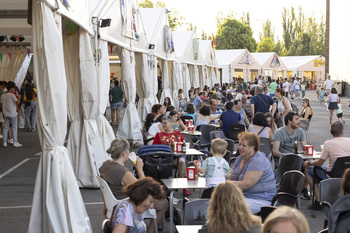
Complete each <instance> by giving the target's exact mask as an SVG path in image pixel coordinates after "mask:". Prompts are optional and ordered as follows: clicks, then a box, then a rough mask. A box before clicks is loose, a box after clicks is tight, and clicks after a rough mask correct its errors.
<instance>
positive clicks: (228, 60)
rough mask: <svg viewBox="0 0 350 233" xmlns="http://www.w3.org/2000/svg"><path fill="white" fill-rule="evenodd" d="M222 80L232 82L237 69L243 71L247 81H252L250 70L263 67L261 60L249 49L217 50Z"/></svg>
mask: <svg viewBox="0 0 350 233" xmlns="http://www.w3.org/2000/svg"><path fill="white" fill-rule="evenodd" d="M215 52H216V59H217V61H218V66H219V68H220V69H221V75H222V82H223V83H224V82H232V77H235V76H236V75H235V72H236V71H237V70H242V71H243V76H244V80H245V81H250V80H251V77H250V71H251V70H259V69H261V65H260V64H259V62H258V61H257V60H256V59H255V58H254V57H253V56H252V55H251V54H250V53H249V51H248V50H247V49H230V50H215Z"/></svg>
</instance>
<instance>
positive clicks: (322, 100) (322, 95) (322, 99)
mask: <svg viewBox="0 0 350 233" xmlns="http://www.w3.org/2000/svg"><path fill="white" fill-rule="evenodd" d="M325 94H326V92H325V91H324V89H323V87H322V88H321V91H320V103H319V104H321V102H323V103H325V101H324V96H325Z"/></svg>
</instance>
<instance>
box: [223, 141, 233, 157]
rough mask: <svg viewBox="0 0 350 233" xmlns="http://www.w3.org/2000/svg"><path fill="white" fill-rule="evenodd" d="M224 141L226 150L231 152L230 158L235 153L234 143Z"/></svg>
mask: <svg viewBox="0 0 350 233" xmlns="http://www.w3.org/2000/svg"><path fill="white" fill-rule="evenodd" d="M225 141H226V142H227V150H229V151H231V156H233V154H234V151H235V142H234V141H233V140H232V139H229V138H225Z"/></svg>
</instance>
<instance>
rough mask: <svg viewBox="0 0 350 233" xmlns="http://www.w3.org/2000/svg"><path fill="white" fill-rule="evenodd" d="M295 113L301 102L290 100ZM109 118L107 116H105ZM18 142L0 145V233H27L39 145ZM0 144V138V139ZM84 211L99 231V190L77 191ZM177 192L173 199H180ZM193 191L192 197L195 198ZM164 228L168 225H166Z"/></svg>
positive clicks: (315, 127)
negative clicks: (17, 144) (295, 108)
mask: <svg viewBox="0 0 350 233" xmlns="http://www.w3.org/2000/svg"><path fill="white" fill-rule="evenodd" d="M306 97H308V98H310V99H311V107H312V109H313V112H314V114H313V118H312V121H311V125H310V130H309V134H310V137H311V144H312V145H314V148H315V150H317V151H319V150H320V145H322V144H323V143H324V141H325V140H328V139H331V135H330V133H329V112H328V111H327V110H326V106H325V105H324V104H321V105H319V104H318V103H317V101H316V94H315V91H306ZM341 100H342V104H343V112H344V120H345V122H346V124H345V132H344V133H345V136H350V127H349V125H350V108H349V107H348V103H349V100H350V99H349V98H346V97H341ZM292 102H293V103H294V104H296V105H297V107H298V108H299V111H300V110H301V100H293V101H292ZM108 115H109V114H108ZM18 141H19V142H20V143H21V144H22V145H23V146H22V147H20V148H14V147H12V146H11V145H9V146H8V147H7V148H4V147H1V145H2V143H1V144H0V161H1V163H0V190H1V192H0V233H12V232H16V233H17V232H27V230H28V224H29V219H30V212H31V205H32V199H33V190H34V184H35V177H36V172H37V168H38V163H39V159H40V152H41V147H40V142H39V137H38V133H37V132H27V131H25V130H23V129H20V130H19V132H18ZM0 142H2V139H0ZM80 190H81V195H82V197H83V200H84V203H85V208H86V210H87V213H88V215H89V217H90V222H91V225H92V229H93V232H101V223H102V221H103V219H104V218H103V216H102V209H103V199H102V195H101V191H100V190H99V189H84V188H83V189H80ZM180 195H181V193H180V191H179V192H177V193H176V195H175V196H176V197H178V198H180V197H181V196H180ZM198 195H199V194H198V192H194V193H193V194H192V197H198ZM310 203H311V201H305V200H301V211H302V212H303V213H304V214H305V216H306V218H307V219H308V222H309V224H310V229H311V232H313V233H314V232H318V231H319V230H321V229H322V228H323V227H322V226H323V219H324V214H323V213H322V212H320V211H310V210H308V209H307V206H308V205H309V204H310ZM165 228H166V229H168V228H169V225H168V224H166V227H165Z"/></svg>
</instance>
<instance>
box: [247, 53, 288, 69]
mask: <svg viewBox="0 0 350 233" xmlns="http://www.w3.org/2000/svg"><path fill="white" fill-rule="evenodd" d="M251 55H252V56H253V57H254V58H255V59H256V60H257V61H258V62H259V64H261V68H262V69H264V70H277V71H283V70H287V66H286V65H285V64H284V63H283V61H282V60H281V59H280V58H279V56H278V55H277V53H274V52H272V53H251ZM276 59H277V60H278V62H279V65H276V64H275V63H276Z"/></svg>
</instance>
